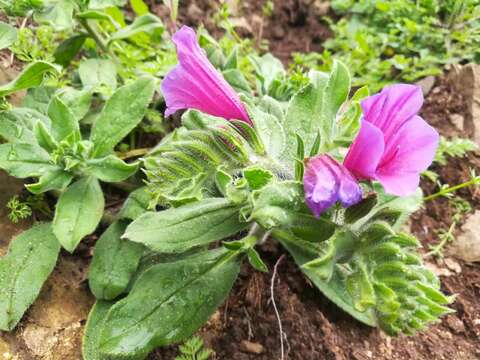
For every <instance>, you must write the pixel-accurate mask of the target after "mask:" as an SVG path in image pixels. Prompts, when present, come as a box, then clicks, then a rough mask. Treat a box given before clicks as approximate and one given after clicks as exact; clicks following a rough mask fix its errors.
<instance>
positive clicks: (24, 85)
mask: <svg viewBox="0 0 480 360" xmlns="http://www.w3.org/2000/svg"><path fill="white" fill-rule="evenodd" d="M57 71H58V70H57V67H56V66H55V65H52V64H50V63H48V62H45V61H36V62H33V63H31V64H29V65H28V66H27V67H25V68H24V69H23V71H22V72H21V73H20V74H19V75H18V77H17V78H16V79H15V80H13V81H11V82H9V83H8V84H5V85H2V86H0V97H3V96H7V95H10V94H12V93H14V92H17V91H20V90H25V89H28V88H32V87H36V86H39V85H40V84H41V83H42V81H43V77H44V75H45V74H46V73H48V72H57Z"/></svg>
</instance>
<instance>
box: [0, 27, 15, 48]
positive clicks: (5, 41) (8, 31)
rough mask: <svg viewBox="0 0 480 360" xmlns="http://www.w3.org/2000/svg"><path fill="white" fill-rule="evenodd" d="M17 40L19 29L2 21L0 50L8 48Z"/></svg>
mask: <svg viewBox="0 0 480 360" xmlns="http://www.w3.org/2000/svg"><path fill="white" fill-rule="evenodd" d="M16 40H17V29H15V28H14V27H13V26H11V25H9V24H7V23H4V22H1V21H0V50H3V49H5V48H8V47H9V46H10V45H12V44H13V43H14V42H15V41H16Z"/></svg>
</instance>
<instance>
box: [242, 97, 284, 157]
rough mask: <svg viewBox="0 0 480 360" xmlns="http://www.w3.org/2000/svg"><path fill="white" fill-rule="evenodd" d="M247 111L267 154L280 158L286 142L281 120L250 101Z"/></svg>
mask: <svg viewBox="0 0 480 360" xmlns="http://www.w3.org/2000/svg"><path fill="white" fill-rule="evenodd" d="M247 111H248V114H249V115H250V118H251V119H252V121H253V124H254V126H255V130H256V131H257V133H258V135H259V137H260V139H261V140H262V143H263V145H264V146H265V150H266V152H267V154H268V155H270V156H271V157H273V158H279V157H280V155H281V154H282V153H283V152H284V149H285V144H286V138H285V131H284V130H283V126H282V124H281V123H280V121H279V120H278V119H277V118H276V117H275V116H274V115H272V114H269V113H266V112H264V111H262V110H260V108H258V107H256V106H253V105H251V104H248V103H247Z"/></svg>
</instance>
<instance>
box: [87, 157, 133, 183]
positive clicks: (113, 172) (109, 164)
mask: <svg viewBox="0 0 480 360" xmlns="http://www.w3.org/2000/svg"><path fill="white" fill-rule="evenodd" d="M139 165H140V163H139V162H134V163H131V164H127V163H126V162H124V161H123V160H121V159H120V158H118V157H116V156H115V155H108V156H106V157H104V158H100V159H90V160H87V171H88V172H89V173H90V174H91V175H93V176H95V177H96V178H98V179H100V180H102V181H105V182H120V181H123V180H125V179H127V178H129V177H130V176H132V175H133V174H135V173H136V172H137V170H138V166H139Z"/></svg>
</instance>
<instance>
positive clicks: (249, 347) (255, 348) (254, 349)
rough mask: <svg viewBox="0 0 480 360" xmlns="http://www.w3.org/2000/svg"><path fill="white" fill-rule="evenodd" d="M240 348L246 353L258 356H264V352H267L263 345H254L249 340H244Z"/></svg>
mask: <svg viewBox="0 0 480 360" xmlns="http://www.w3.org/2000/svg"><path fill="white" fill-rule="evenodd" d="M240 348H241V349H242V351H244V352H248V353H251V354H258V355H259V354H263V352H264V351H265V348H264V347H263V345H262V344H259V343H254V342H251V341H247V340H242V343H241V344H240Z"/></svg>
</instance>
